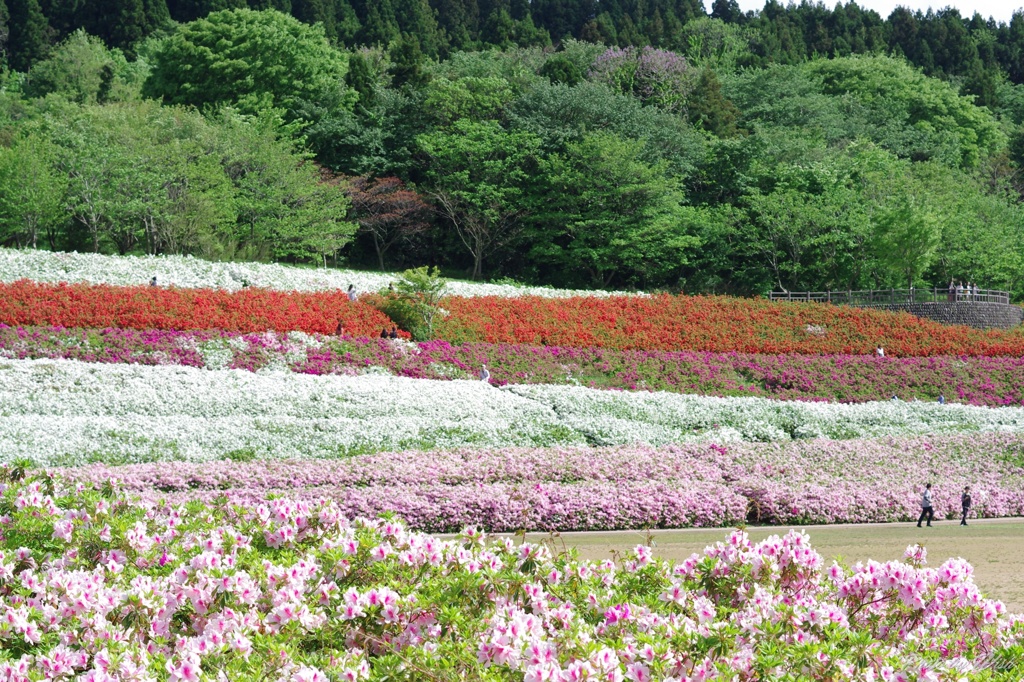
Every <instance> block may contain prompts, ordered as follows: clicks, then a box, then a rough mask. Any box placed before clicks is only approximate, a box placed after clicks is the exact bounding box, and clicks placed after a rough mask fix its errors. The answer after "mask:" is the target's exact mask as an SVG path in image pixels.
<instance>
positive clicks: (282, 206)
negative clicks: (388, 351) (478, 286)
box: [0, 0, 1024, 298]
mask: <svg viewBox="0 0 1024 682" xmlns="http://www.w3.org/2000/svg"><path fill="white" fill-rule="evenodd" d="M0 40H2V41H3V42H2V47H3V71H2V75H0V244H3V245H6V246H14V247H23V248H51V249H77V250H98V251H106V252H117V253H142V252H146V253H186V254H194V255H197V256H201V257H204V258H209V259H262V260H281V261H288V262H302V261H306V262H311V263H319V264H321V265H324V264H328V263H331V262H333V263H341V262H347V263H349V264H352V265H356V266H360V267H374V268H388V269H399V268H405V267H412V266H419V265H424V264H429V265H437V266H441V267H442V268H443V269H444V270H446V271H447V272H448V273H450V274H456V275H459V274H461V275H463V276H469V277H474V278H483V279H512V280H516V281H521V282H529V283H534V284H545V285H553V286H573V287H584V288H585V287H595V288H596V287H602V288H607V287H614V288H642V289H666V290H676V291H677V290H683V291H688V292H719V293H735V294H746V295H749V294H763V293H766V292H767V291H769V290H772V289H788V290H803V289H813V290H825V289H832V290H846V289H860V288H877V287H906V286H925V287H931V286H944V285H945V284H948V282H949V281H950V280H951V279H956V280H963V281H965V282H966V281H968V280H970V281H973V282H978V283H979V284H980V285H982V286H985V287H991V288H1005V289H1009V290H1011V291H1013V292H1014V294H1015V296H1016V297H1018V298H1024V234H1022V232H1024V221H1022V211H1021V201H1022V196H1024V178H1022V176H1021V174H1020V168H1021V164H1022V163H1024V84H1022V83H1024V57H1022V55H1024V14H1022V13H1017V14H1015V15H1014V16H1013V18H1012V20H1011V21H1010V22H1009V24H1000V23H996V22H994V21H991V20H987V19H983V18H982V17H980V16H977V15H976V16H974V17H971V18H965V17H961V16H960V15H959V14H958V13H957V12H956V10H952V9H946V10H941V11H938V12H928V13H925V14H922V13H912V12H909V11H907V10H904V9H898V10H896V11H894V12H893V13H892V14H891V15H890V16H889V17H886V18H882V17H881V16H879V15H878V14H877V13H875V12H872V11H869V10H864V9H862V8H860V7H858V6H857V5H856V4H855V3H853V2H850V3H847V4H845V5H842V4H840V5H836V6H835V8H833V9H829V8H826V7H825V6H823V5H820V4H811V3H807V2H804V3H802V4H800V5H794V4H790V5H786V6H783V5H781V4H778V3H776V2H774V1H771V2H768V3H767V4H766V5H765V6H764V8H763V9H762V10H761V11H759V12H747V13H743V12H740V11H739V9H738V7H737V6H736V4H735V2H729V1H728V0H715V2H714V4H713V6H712V7H711V12H710V14H707V13H705V11H704V9H703V7H702V6H701V4H700V3H699V2H696V1H694V0H646V1H641V0H635V1H631V0H627V1H625V2H605V1H595V0H533V1H532V2H527V1H526V0H522V1H520V0H511V1H510V0H380V1H376V2H366V1H363V0H259V1H258V2H255V1H254V2H245V0H227V1H225V0H216V1H215V2H214V1H209V0H188V1H181V0H107V1H106V2H103V3H100V2H99V1H98V0H83V1H82V2H78V3H56V2H52V0H0Z"/></svg>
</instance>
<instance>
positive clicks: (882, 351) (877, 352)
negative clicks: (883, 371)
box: [875, 346, 885, 358]
mask: <svg viewBox="0 0 1024 682" xmlns="http://www.w3.org/2000/svg"><path fill="white" fill-rule="evenodd" d="M875 355H877V356H878V357H880V358H884V357H885V349H884V348H882V347H881V346H879V347H878V348H876V349H875Z"/></svg>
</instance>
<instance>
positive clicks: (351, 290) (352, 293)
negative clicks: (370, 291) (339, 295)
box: [348, 284, 356, 301]
mask: <svg viewBox="0 0 1024 682" xmlns="http://www.w3.org/2000/svg"><path fill="white" fill-rule="evenodd" d="M348 300H350V301H355V300H356V285H355V284H349V285H348Z"/></svg>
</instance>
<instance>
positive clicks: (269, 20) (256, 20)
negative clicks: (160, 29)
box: [143, 9, 354, 113]
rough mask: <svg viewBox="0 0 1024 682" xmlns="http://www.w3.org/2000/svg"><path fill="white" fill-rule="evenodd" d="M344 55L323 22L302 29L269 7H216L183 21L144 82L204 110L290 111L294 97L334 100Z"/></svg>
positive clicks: (147, 90) (158, 93) (151, 91)
mask: <svg viewBox="0 0 1024 682" xmlns="http://www.w3.org/2000/svg"><path fill="white" fill-rule="evenodd" d="M346 70H347V59H346V57H345V55H344V54H343V53H341V52H339V51H338V50H336V49H334V48H333V47H331V46H330V45H329V44H328V42H327V38H326V37H325V36H324V30H323V27H322V26H306V25H305V24H302V23H301V22H299V21H298V20H296V19H294V18H292V17H289V16H287V15H284V14H281V13H280V12H276V11H273V10H265V11H263V12H254V11H252V10H247V9H240V10H227V11H222V12H214V13H212V14H210V15H209V16H208V17H206V18H205V19H198V20H196V21H193V22H191V23H188V24H185V25H183V26H181V27H180V28H179V29H178V31H177V32H176V33H175V34H174V35H172V36H171V37H169V38H168V39H167V40H166V41H165V42H164V43H163V44H162V45H161V46H160V47H159V49H158V50H157V51H156V54H155V55H154V60H153V69H152V73H151V74H150V76H149V78H148V79H147V80H146V82H145V85H144V87H143V93H144V94H145V95H146V96H148V97H156V98H159V99H162V100H163V101H164V102H165V103H167V104H187V105H191V106H195V107H199V108H204V109H215V108H217V107H220V106H223V105H231V106H234V107H237V108H238V109H239V110H240V111H242V112H245V113H256V112H259V111H262V110H264V109H267V108H271V107H275V108H281V109H285V110H292V109H294V108H295V107H296V106H297V104H298V103H299V102H300V101H303V100H309V101H314V102H315V101H320V100H324V99H330V98H337V99H339V100H340V101H341V102H343V103H344V104H346V105H349V106H350V105H351V103H352V102H353V101H354V97H353V96H352V95H351V93H346V94H345V95H344V96H339V91H341V90H347V89H345V86H344V79H345V72H346Z"/></svg>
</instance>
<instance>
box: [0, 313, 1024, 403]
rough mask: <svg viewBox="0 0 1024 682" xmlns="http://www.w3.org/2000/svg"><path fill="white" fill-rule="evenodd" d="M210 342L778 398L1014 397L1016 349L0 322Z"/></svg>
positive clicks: (260, 360) (290, 360)
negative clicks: (574, 342)
mask: <svg viewBox="0 0 1024 682" xmlns="http://www.w3.org/2000/svg"><path fill="white" fill-rule="evenodd" d="M211 342H214V343H220V344H222V345H223V347H224V349H225V350H226V351H227V352H228V353H229V354H230V355H229V357H230V359H229V361H228V362H227V365H226V366H228V367H231V368H234V369H245V370H249V371H257V370H259V369H262V368H264V367H266V366H268V365H269V364H271V363H272V362H275V361H280V362H281V363H283V364H284V365H286V366H288V367H290V368H291V369H292V370H293V371H296V372H303V373H306V374H316V375H321V374H345V373H354V372H358V371H362V370H365V369H366V368H368V367H383V368H386V369H387V370H388V371H389V372H391V373H392V374H395V375H398V376H405V377H411V378H422V379H446V378H453V377H470V376H475V375H476V373H477V372H478V371H479V369H480V367H481V365H484V364H486V365H487V366H488V368H489V370H490V372H491V377H492V381H493V382H494V383H496V384H499V385H501V384H508V383H511V384H525V383H544V384H565V383H572V384H580V385H583V386H591V387H595V388H611V389H626V390H637V389H646V390H655V391H671V392H675V393H693V394H700V395H716V396H762V397H770V398H779V399H782V400H828V401H834V402H864V401H869V400H881V399H888V398H890V397H892V396H893V395H897V396H899V397H900V398H901V399H903V400H911V399H914V398H918V399H921V400H935V399H936V398H937V397H938V396H939V394H940V393H941V394H943V395H945V397H946V399H947V400H948V401H950V402H963V403H968V404H972V405H986V406H990V407H996V406H1002V405H1021V404H1024V358H1014V357H991V358H990V357H971V358H967V357H964V358H956V357H932V358H915V357H911V358H894V357H885V358H877V357H874V356H865V355H751V354H743V353H708V352H687V351H679V352H676V351H630V350H614V349H602V348H562V347H557V346H529V345H522V344H489V343H464V344H450V343H448V342H446V341H430V342H422V343H418V344H412V343H409V342H394V341H388V340H383V339H374V338H352V337H345V338H343V339H339V338H336V337H330V336H314V337H309V336H306V335H297V334H294V333H293V334H292V335H291V336H289V335H287V334H278V333H274V332H270V333H259V334H238V333H232V332H224V331H187V332H180V331H164V330H150V331H139V330H134V329H65V328H62V327H8V326H6V325H3V324H0V355H6V356H7V357H12V358H19V359H21V358H67V359H74V360H81V361H84V362H102V363H137V364H147V365H151V364H175V365H187V366H191V367H204V366H206V361H205V359H204V356H203V353H202V352H201V350H200V346H201V345H202V344H208V343H211Z"/></svg>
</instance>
